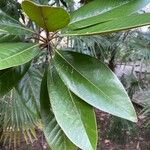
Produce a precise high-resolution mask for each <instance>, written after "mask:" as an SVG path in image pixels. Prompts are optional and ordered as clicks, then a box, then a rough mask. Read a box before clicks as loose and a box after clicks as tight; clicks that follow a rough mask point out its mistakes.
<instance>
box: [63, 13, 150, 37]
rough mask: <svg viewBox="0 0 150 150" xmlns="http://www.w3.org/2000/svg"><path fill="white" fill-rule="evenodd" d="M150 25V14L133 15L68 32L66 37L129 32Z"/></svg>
mask: <svg viewBox="0 0 150 150" xmlns="http://www.w3.org/2000/svg"><path fill="white" fill-rule="evenodd" d="M149 24H150V13H144V14H137V15H135V14H133V15H130V16H126V17H122V18H118V19H114V20H112V21H108V22H105V23H101V24H97V25H94V26H91V27H87V28H83V29H79V30H70V31H66V33H65V35H92V34H104V33H111V32H117V31H121V30H128V29H132V28H136V27H140V26H144V25H149Z"/></svg>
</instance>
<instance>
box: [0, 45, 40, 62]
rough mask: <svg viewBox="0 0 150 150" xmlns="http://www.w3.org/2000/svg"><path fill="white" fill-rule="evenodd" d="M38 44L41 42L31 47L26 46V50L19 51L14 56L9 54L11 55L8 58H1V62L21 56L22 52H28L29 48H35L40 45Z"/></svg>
mask: <svg viewBox="0 0 150 150" xmlns="http://www.w3.org/2000/svg"><path fill="white" fill-rule="evenodd" d="M38 45H39V44H36V45H33V46H31V47H29V48H26V49H25V50H23V51H21V52H19V53H16V54H14V55H12V56H9V57H7V58H5V59H2V60H0V62H3V61H7V59H10V58H13V57H16V56H19V55H21V54H22V53H25V52H27V51H28V50H30V49H32V48H35V47H36V46H38Z"/></svg>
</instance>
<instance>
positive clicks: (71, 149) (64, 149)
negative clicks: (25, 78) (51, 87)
mask: <svg viewBox="0 0 150 150" xmlns="http://www.w3.org/2000/svg"><path fill="white" fill-rule="evenodd" d="M40 93H41V96H40V97H41V98H40V104H41V117H42V122H43V125H44V127H43V131H44V135H45V137H46V140H47V142H48V144H49V145H50V147H51V149H52V150H76V149H77V148H76V146H75V145H74V144H72V143H71V142H70V140H69V139H68V138H67V136H66V135H65V134H64V133H63V131H62V129H61V128H60V126H59V125H58V123H57V121H56V119H55V116H54V114H53V112H52V110H51V106H50V100H49V96H48V91H47V72H46V73H45V75H44V77H43V80H42V84H41V92H40Z"/></svg>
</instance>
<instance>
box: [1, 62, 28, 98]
mask: <svg viewBox="0 0 150 150" xmlns="http://www.w3.org/2000/svg"><path fill="white" fill-rule="evenodd" d="M29 67H30V63H27V64H25V65H22V66H19V67H15V68H10V69H6V70H1V71H0V96H3V95H5V94H6V93H8V92H9V91H10V90H11V89H12V88H13V87H14V86H15V85H16V84H17V83H18V82H19V81H20V80H21V79H22V77H23V76H24V75H25V73H26V72H27V70H28V69H29Z"/></svg>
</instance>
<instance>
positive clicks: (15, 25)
mask: <svg viewBox="0 0 150 150" xmlns="http://www.w3.org/2000/svg"><path fill="white" fill-rule="evenodd" d="M1 25H2V26H9V27H15V28H20V29H23V30H25V31H29V32H32V33H35V32H34V31H33V30H30V29H28V28H25V27H22V26H21V25H19V24H18V25H17V24H13V23H12V24H6V23H0V26H1ZM6 28H7V27H4V28H3V29H0V30H2V31H4V32H6V33H8V31H7V30H5V29H6Z"/></svg>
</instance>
